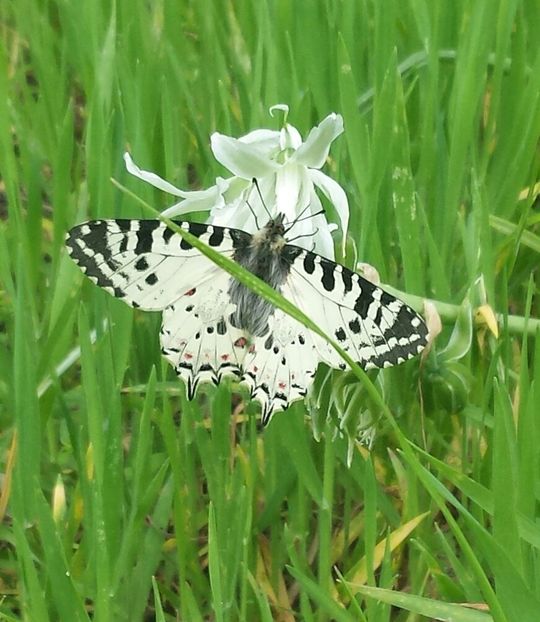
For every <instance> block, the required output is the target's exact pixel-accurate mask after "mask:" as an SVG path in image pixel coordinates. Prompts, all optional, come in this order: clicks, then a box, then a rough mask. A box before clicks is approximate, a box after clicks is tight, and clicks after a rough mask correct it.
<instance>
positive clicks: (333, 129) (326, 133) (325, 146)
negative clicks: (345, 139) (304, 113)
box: [293, 112, 343, 168]
mask: <svg viewBox="0 0 540 622" xmlns="http://www.w3.org/2000/svg"><path fill="white" fill-rule="evenodd" d="M342 132H343V117H342V116H341V115H340V114H335V113H334V112H333V113H332V114H329V115H328V116H327V117H326V119H324V120H323V121H321V123H320V124H319V125H318V126H317V127H314V128H313V129H312V130H311V132H310V133H309V135H308V137H307V139H306V142H305V143H304V144H303V145H302V146H301V147H299V148H298V150H297V151H296V153H295V154H294V156H293V158H294V159H295V160H296V162H298V164H303V165H304V166H308V167H310V168H321V166H322V165H323V164H324V162H325V160H326V158H327V157H328V151H329V150H330V145H331V143H332V141H333V140H334V139H335V138H337V137H338V136H339V135H340V134H341V133H342Z"/></svg>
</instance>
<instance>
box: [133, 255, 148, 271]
mask: <svg viewBox="0 0 540 622" xmlns="http://www.w3.org/2000/svg"><path fill="white" fill-rule="evenodd" d="M135 270H138V271H139V272H143V271H144V270H148V262H147V261H146V257H145V256H144V255H143V256H142V257H139V259H137V261H136V262H135Z"/></svg>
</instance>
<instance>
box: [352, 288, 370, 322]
mask: <svg viewBox="0 0 540 622" xmlns="http://www.w3.org/2000/svg"><path fill="white" fill-rule="evenodd" d="M360 287H361V291H360V294H359V295H358V298H357V299H356V302H355V303H354V310H355V311H356V313H358V315H359V316H360V317H361V318H362V319H363V320H365V319H366V317H367V314H368V310H369V306H370V305H371V303H372V302H373V292H374V291H375V285H373V283H370V282H369V281H366V279H361V280H360Z"/></svg>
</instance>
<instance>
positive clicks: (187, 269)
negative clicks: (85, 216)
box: [66, 220, 250, 311]
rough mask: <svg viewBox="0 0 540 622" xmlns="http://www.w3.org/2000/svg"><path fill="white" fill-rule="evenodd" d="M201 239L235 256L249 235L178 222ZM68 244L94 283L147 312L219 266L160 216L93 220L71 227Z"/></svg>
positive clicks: (74, 256) (183, 291) (168, 301)
mask: <svg viewBox="0 0 540 622" xmlns="http://www.w3.org/2000/svg"><path fill="white" fill-rule="evenodd" d="M178 224H179V226H180V227H182V228H183V229H184V230H185V231H189V233H191V234H193V235H196V236H197V237H198V238H199V239H200V240H201V241H202V242H204V243H205V244H208V245H209V246H212V247H214V248H216V249H218V250H219V251H220V252H221V253H223V254H225V255H229V256H231V255H232V254H233V252H234V248H235V246H236V245H237V244H239V243H246V240H249V238H250V236H249V234H248V233H244V232H243V231H237V230H231V229H227V228H224V227H216V226H212V225H205V224H200V223H188V222H182V223H178ZM66 245H67V247H68V250H69V253H70V255H71V257H72V259H73V260H74V261H75V262H76V263H77V264H78V265H79V267H80V268H81V270H82V271H83V272H84V273H85V274H86V275H87V276H88V277H90V278H91V279H92V280H93V281H94V283H96V284H97V285H99V286H100V287H103V288H104V289H106V290H107V291H108V292H109V293H111V294H112V295H113V296H116V297H117V298H122V299H123V300H124V302H126V303H127V304H129V305H131V306H133V307H140V308H141V309H143V310H145V311H160V310H162V309H164V308H166V307H167V306H169V305H170V304H171V303H172V302H174V301H175V300H177V299H178V298H179V297H180V296H182V295H183V294H184V293H185V292H186V291H189V290H190V289H191V288H192V287H193V285H194V284H195V283H199V284H200V283H202V282H204V281H205V280H208V279H211V278H212V276H213V275H214V274H215V273H216V270H217V268H216V266H215V264H213V263H212V262H211V261H210V260H209V259H208V258H207V257H205V256H204V255H203V254H202V253H200V252H199V251H198V250H196V249H195V248H193V247H192V246H191V245H190V244H189V243H187V242H186V241H185V240H184V239H183V238H182V237H181V236H180V235H178V234H175V233H174V231H172V229H169V228H168V227H167V226H166V225H165V224H164V223H162V222H161V221H159V220H92V221H89V222H86V223H83V224H81V225H77V226H76V227H73V229H71V231H70V232H69V234H68V237H67V240H66Z"/></svg>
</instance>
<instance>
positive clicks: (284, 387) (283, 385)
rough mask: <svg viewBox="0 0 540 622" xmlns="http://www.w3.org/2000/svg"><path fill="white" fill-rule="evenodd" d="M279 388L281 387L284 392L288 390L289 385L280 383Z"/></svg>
mask: <svg viewBox="0 0 540 622" xmlns="http://www.w3.org/2000/svg"><path fill="white" fill-rule="evenodd" d="M278 387H279V388H280V389H281V390H282V391H284V390H285V389H286V388H287V384H286V383H285V382H280V383H279V384H278Z"/></svg>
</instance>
